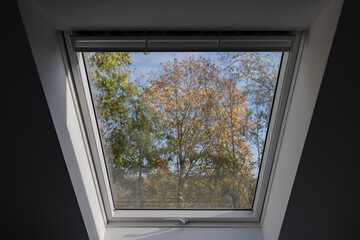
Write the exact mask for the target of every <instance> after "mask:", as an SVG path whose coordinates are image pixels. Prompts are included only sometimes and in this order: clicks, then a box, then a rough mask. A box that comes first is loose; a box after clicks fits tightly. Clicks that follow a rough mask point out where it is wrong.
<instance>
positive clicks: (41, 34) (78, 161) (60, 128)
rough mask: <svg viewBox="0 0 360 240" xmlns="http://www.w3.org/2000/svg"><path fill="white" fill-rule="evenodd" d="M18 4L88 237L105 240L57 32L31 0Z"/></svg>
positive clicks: (102, 221)
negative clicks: (85, 180) (85, 181)
mask: <svg viewBox="0 0 360 240" xmlns="http://www.w3.org/2000/svg"><path fill="white" fill-rule="evenodd" d="M18 5H19V8H20V12H21V15H22V18H23V22H24V25H25V29H26V32H27V35H28V38H29V42H30V46H31V50H32V53H33V55H34V59H35V63H36V66H37V70H38V72H39V76H40V80H41V84H42V87H43V89H44V92H45V96H46V100H47V102H48V105H49V108H50V113H51V116H52V120H53V122H54V125H55V129H56V133H57V135H58V138H59V142H60V146H61V149H62V152H63V155H64V158H65V161H66V166H67V169H68V171H69V174H70V178H71V181H72V184H73V187H74V190H75V194H76V197H77V200H78V202H79V205H80V210H81V213H82V216H83V218H84V222H85V226H86V229H87V232H88V235H89V237H90V239H93V240H97V239H103V236H104V233H105V227H104V219H103V215H102V212H101V209H100V204H99V199H98V198H97V194H96V189H95V186H94V184H85V183H84V179H92V172H91V169H90V167H89V164H88V163H87V161H88V154H87V152H86V149H85V147H84V144H83V141H82V134H81V132H80V126H79V124H78V119H77V114H76V111H75V108H74V98H73V96H72V94H71V91H70V88H69V82H68V81H69V74H68V73H67V72H65V66H64V61H63V57H62V54H61V51H60V45H59V41H58V36H57V32H56V31H55V30H54V28H52V26H51V25H50V24H49V23H48V22H47V21H46V20H45V19H44V18H43V17H42V16H41V15H40V14H39V13H38V12H37V11H36V9H34V8H33V7H32V5H31V4H30V3H29V1H19V2H18ZM54 217H56V216H54ZM47 220H48V221H51V219H47Z"/></svg>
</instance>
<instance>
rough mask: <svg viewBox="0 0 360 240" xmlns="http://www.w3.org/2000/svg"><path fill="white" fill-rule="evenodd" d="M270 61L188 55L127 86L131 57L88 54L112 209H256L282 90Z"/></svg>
mask: <svg viewBox="0 0 360 240" xmlns="http://www.w3.org/2000/svg"><path fill="white" fill-rule="evenodd" d="M246 54H248V53H246ZM150 56H151V53H150ZM264 56H265V55H264ZM264 56H263V55H261V54H260V55H259V54H258V53H254V54H252V55H251V56H248V58H246V59H245V60H247V62H246V61H245V62H244V61H243V62H241V58H242V57H243V55H241V54H239V53H237V54H233V55H231V54H228V55H227V58H226V54H224V55H223V56H222V58H223V60H224V58H226V59H229V61H226V59H225V60H224V61H222V64H218V63H215V62H214V61H213V60H212V59H209V58H206V57H202V56H201V55H200V56H199V57H195V56H194V55H192V54H187V55H186V56H185V57H183V58H173V60H171V61H168V62H164V63H162V65H161V66H162V67H161V70H159V71H157V72H152V73H151V74H148V75H144V74H142V73H137V76H138V78H139V79H140V80H139V81H130V79H131V74H133V75H135V74H136V73H133V72H131V71H130V70H129V66H131V64H132V58H131V53H122V52H120V53H91V54H85V58H86V63H87V68H88V73H89V80H90V86H91V89H92V94H93V99H94V104H95V109H96V113H97V118H98V125H99V129H100V133H101V136H102V141H103V147H104V152H105V155H106V161H107V165H108V170H109V171H108V172H109V175H110V180H111V187H112V192H113V198H114V202H115V207H116V208H119V209H120V208H141V209H153V208H156V209H173V208H180V209H209V208H211V209H214V208H215V209H226V208H232V209H251V208H252V203H253V200H254V192H255V188H256V181H257V167H258V165H257V164H258V161H257V160H256V159H255V156H254V153H255V152H256V151H257V152H258V154H257V156H256V157H257V158H261V156H260V155H261V152H262V148H263V144H264V142H259V139H260V140H262V141H264V138H265V134H264V133H261V130H262V131H264V128H266V125H267V123H268V118H269V114H270V108H271V100H272V96H273V92H274V87H275V83H276V75H274V71H273V69H275V67H276V66H275V65H276V64H275V65H274V66H273V67H272V68H271V67H269V66H268V65H266V64H268V63H269V61H268V60H269V59H270V58H271V56H268V58H266V56H265V58H264ZM261 57H262V58H263V59H261ZM239 59H240V60H239ZM243 60H244V59H243ZM254 61H258V62H259V61H261V62H260V63H262V65H261V64H257V65H256V64H254ZM247 64H254V65H252V66H251V65H249V66H248V65H247ZM265 65H266V66H267V68H268V69H266V66H265ZM270 65H271V64H270ZM246 70H247V72H246ZM261 71H262V72H261ZM259 79H260V80H262V81H260V82H259V83H260V84H261V85H259V86H258V87H257V85H256V82H254V81H256V80H259ZM267 82H268V83H267ZM261 87H263V88H261ZM264 87H265V88H266V89H270V92H265V93H264V91H263V90H264V89H265V88H264ZM266 89H265V90H266ZM256 94H258V97H260V98H263V101H261V99H256ZM261 94H263V96H261ZM265 95H266V96H265ZM267 95H271V96H270V99H268V98H266V97H267ZM255 100H257V102H256V101H255ZM269 102H270V104H269ZM256 111H257V112H256ZM258 112H261V115H259V114H258V115H256V113H258ZM261 144H262V145H261ZM255 148H256V149H255ZM260 148H261V149H260ZM259 153H260V155H259ZM254 159H255V160H254Z"/></svg>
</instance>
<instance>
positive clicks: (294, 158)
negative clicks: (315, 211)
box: [262, 0, 343, 240]
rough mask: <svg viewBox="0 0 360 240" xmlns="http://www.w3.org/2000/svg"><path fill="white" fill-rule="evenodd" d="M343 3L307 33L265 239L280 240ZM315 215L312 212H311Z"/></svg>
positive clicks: (331, 7)
mask: <svg viewBox="0 0 360 240" xmlns="http://www.w3.org/2000/svg"><path fill="white" fill-rule="evenodd" d="M342 3H343V1H342V0H339V1H337V0H336V1H333V2H332V3H331V4H330V5H329V6H328V7H327V8H326V9H325V10H324V11H323V12H322V14H321V15H320V16H319V17H318V18H317V19H316V21H315V22H314V23H313V24H312V26H311V28H310V30H309V31H308V32H307V33H306V39H305V43H304V50H303V53H302V55H300V56H299V57H300V58H301V62H300V65H299V66H298V67H299V68H298V73H297V76H296V79H295V82H296V84H295V86H294V90H293V91H294V92H293V96H292V99H291V102H290V106H289V111H288V116H287V124H286V126H285V128H284V131H283V137H282V141H281V145H280V146H281V147H280V149H279V152H278V159H277V163H276V168H275V171H273V174H272V175H273V176H274V177H273V182H272V185H271V186H272V187H271V189H270V191H269V193H270V194H269V196H268V203H267V206H266V207H265V209H266V211H265V213H264V220H263V227H262V229H263V235H264V240H276V239H278V237H279V234H280V230H281V226H282V222H283V219H284V216H285V212H286V208H287V204H288V201H289V198H290V194H291V189H292V186H293V183H294V180H295V176H296V170H297V168H298V164H299V161H300V157H301V153H302V149H303V146H304V143H305V139H306V135H307V131H308V129H309V125H310V121H311V117H312V113H313V110H314V107H315V103H316V98H317V96H318V92H319V88H320V84H321V81H322V78H323V74H324V71H325V67H326V63H327V59H328V56H329V53H330V48H331V45H332V40H333V37H334V34H335V30H336V25H337V22H338V19H339V16H340V11H341V6H342ZM309 216H311V213H309Z"/></svg>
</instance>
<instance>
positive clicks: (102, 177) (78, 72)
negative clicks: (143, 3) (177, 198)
mask: <svg viewBox="0 0 360 240" xmlns="http://www.w3.org/2000/svg"><path fill="white" fill-rule="evenodd" d="M74 39H75V40H74ZM147 39H150V40H152V41H156V43H157V42H159V41H165V40H158V39H155V40H154V37H147ZM209 39H212V40H213V42H214V43H216V44H217V46H219V45H221V42H220V43H219V39H216V38H214V37H203V38H202V39H199V37H197V38H196V40H195V41H203V42H205V41H207V42H205V43H206V44H207V43H208V42H210V40H209ZM220 39H221V40H220V41H227V42H229V41H232V42H231V43H232V44H233V43H234V41H235V42H237V43H240V45H241V46H240V48H241V50H242V51H246V50H250V51H253V50H254V48H253V46H254V45H255V51H256V49H260V50H262V51H279V52H280V51H283V56H282V61H281V66H280V72H279V76H278V81H277V87H276V92H275V98H274V100H273V107H272V113H271V117H270V122H269V127H268V133H267V138H266V143H265V148H264V152H263V153H264V154H263V160H262V163H261V167H260V171H259V176H258V183H257V188H256V192H255V199H254V205H253V209H252V210H196V209H194V210H148V209H146V210H118V209H115V208H114V203H113V199H112V193H111V188H110V184H109V180H108V175H107V170H106V165H105V159H104V154H103V153H102V146H101V140H100V137H99V133H98V128H97V121H96V118H95V112H94V106H93V102H92V98H91V92H90V88H89V85H88V79H87V73H86V68H85V63H84V59H83V55H82V54H81V52H79V51H81V49H86V51H91V49H92V48H95V49H99V48H100V49H103V50H108V49H112V48H111V44H113V45H115V46H118V44H119V42H120V44H122V43H124V40H123V39H120V40H119V39H118V38H117V39H114V38H112V37H102V38H101V39H100V40H99V37H72V32H64V34H63V39H60V41H63V40H65V45H66V48H67V56H68V60H69V69H68V70H69V71H70V72H72V76H73V81H72V84H73V87H72V88H73V89H74V90H75V89H76V92H75V93H74V94H76V95H77V99H78V101H79V110H80V112H81V120H82V123H80V124H81V125H83V126H84V128H83V131H84V133H83V135H84V136H85V139H84V140H85V141H86V142H87V144H88V150H89V151H90V153H91V154H90V155H91V158H92V159H91V161H89V164H90V165H91V168H92V169H93V170H94V174H93V177H94V184H95V185H97V187H96V189H97V190H98V191H97V194H98V197H99V199H101V203H102V204H103V206H102V209H103V212H104V213H103V214H104V215H105V216H106V219H107V222H106V223H107V226H137V227H143V226H153V227H163V226H171V227H176V226H181V225H180V224H179V223H181V220H182V219H185V220H186V221H188V222H189V223H190V224H186V226H189V227H198V226H201V227H205V226H206V227H218V226H226V227H239V226H259V223H260V219H261V213H262V210H263V206H264V202H265V196H266V191H267V189H268V188H269V187H270V186H269V181H270V173H271V168H272V165H273V163H274V158H275V151H276V147H277V143H278V141H279V134H280V130H281V128H282V126H283V117H284V114H285V107H286V103H287V99H290V98H291V92H290V86H291V82H292V77H293V72H294V68H295V62H296V57H297V53H298V49H299V45H300V39H301V32H293V33H291V34H289V35H284V36H250V37H249V36H245V37H233V36H232V37H230V38H226V37H220ZM171 40H172V39H171ZM125 41H126V42H125V45H126V44H128V43H129V42H128V38H127V39H126V40H125ZM135 41H136V43H142V40H138V39H136V40H135ZM185 41H187V42H186V44H189V42H190V41H192V40H189V39H188V38H187V39H186V40H185ZM130 45H131V46H133V45H132V44H130ZM146 45H147V46H149V43H148V44H146ZM249 46H250V47H249ZM283 46H286V47H288V49H289V50H288V49H287V48H284V47H283ZM76 48H77V50H78V51H75V49H76ZM79 48H80V50H79ZM89 49H90V50H89ZM173 49H174V47H173V46H171V48H170V50H173ZM144 50H145V49H144ZM210 50H211V49H210ZM64 51H66V50H65V49H63V52H64ZM95 179H96V180H95Z"/></svg>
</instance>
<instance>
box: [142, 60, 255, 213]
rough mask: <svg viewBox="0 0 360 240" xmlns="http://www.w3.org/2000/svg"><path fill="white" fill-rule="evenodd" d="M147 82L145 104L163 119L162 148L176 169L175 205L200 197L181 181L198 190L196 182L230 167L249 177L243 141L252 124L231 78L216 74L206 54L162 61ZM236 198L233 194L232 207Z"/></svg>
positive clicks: (250, 175)
mask: <svg viewBox="0 0 360 240" xmlns="http://www.w3.org/2000/svg"><path fill="white" fill-rule="evenodd" d="M149 82H150V84H151V87H149V88H148V89H146V92H147V94H149V96H150V97H149V99H151V101H152V102H151V104H150V105H151V106H152V107H153V111H154V112H156V114H158V115H160V116H161V118H162V119H163V120H164V122H166V124H167V142H166V145H165V148H166V150H167V151H168V155H169V156H171V157H170V158H169V159H172V160H173V161H174V166H175V168H176V177H177V179H178V183H177V193H176V194H177V207H178V208H183V207H184V204H185V203H189V202H198V203H199V202H201V201H200V200H201V198H202V199H204V195H201V196H194V195H193V192H192V191H190V192H189V191H188V190H189V189H187V188H186V186H189V185H192V186H197V188H198V189H197V191H195V192H197V193H199V186H206V185H207V183H206V182H204V180H205V179H208V180H209V179H210V178H214V176H215V177H216V178H219V176H220V171H222V172H223V173H222V175H223V176H225V174H224V171H225V170H224V169H227V170H226V172H227V173H229V172H230V170H231V173H232V176H231V177H230V178H232V180H234V181H237V180H238V179H235V178H236V177H237V176H238V175H239V174H243V175H244V176H245V173H246V174H247V175H246V176H247V177H250V178H252V174H250V172H251V169H250V167H249V162H250V159H251V152H250V150H249V148H248V147H247V141H248V140H249V138H250V135H249V134H248V133H249V131H250V129H251V128H252V127H253V124H252V121H251V119H250V117H249V114H248V113H247V109H246V106H247V104H246V98H245V96H244V95H243V94H242V93H241V92H240V90H239V86H237V85H236V82H235V81H234V79H231V78H228V76H227V75H225V74H223V75H222V76H221V75H220V73H219V71H218V69H217V68H216V65H215V64H214V63H212V62H211V60H210V59H205V58H202V57H199V58H195V57H194V56H191V55H188V56H186V57H185V58H184V59H181V60H178V59H177V58H175V59H174V60H173V61H169V62H167V63H166V64H164V65H163V71H161V72H160V73H159V74H158V75H155V76H152V77H151V79H150V80H149ZM221 169H222V170H221ZM198 176H204V177H203V178H199V177H198ZM189 180H190V181H189ZM222 180H223V181H224V178H222ZM216 183H218V184H221V181H219V179H217V181H216ZM236 187H237V186H235V185H234V186H232V187H231V190H232V191H234V190H235V188H236ZM206 191H208V190H206ZM207 195H208V196H211V194H209V193H208V194H207ZM239 199H241V198H238V194H236V193H233V194H232V197H231V201H232V202H233V206H234V207H235V206H237V205H239V204H238V203H237V201H238V200H239ZM208 200H209V201H213V200H210V199H208Z"/></svg>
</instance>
